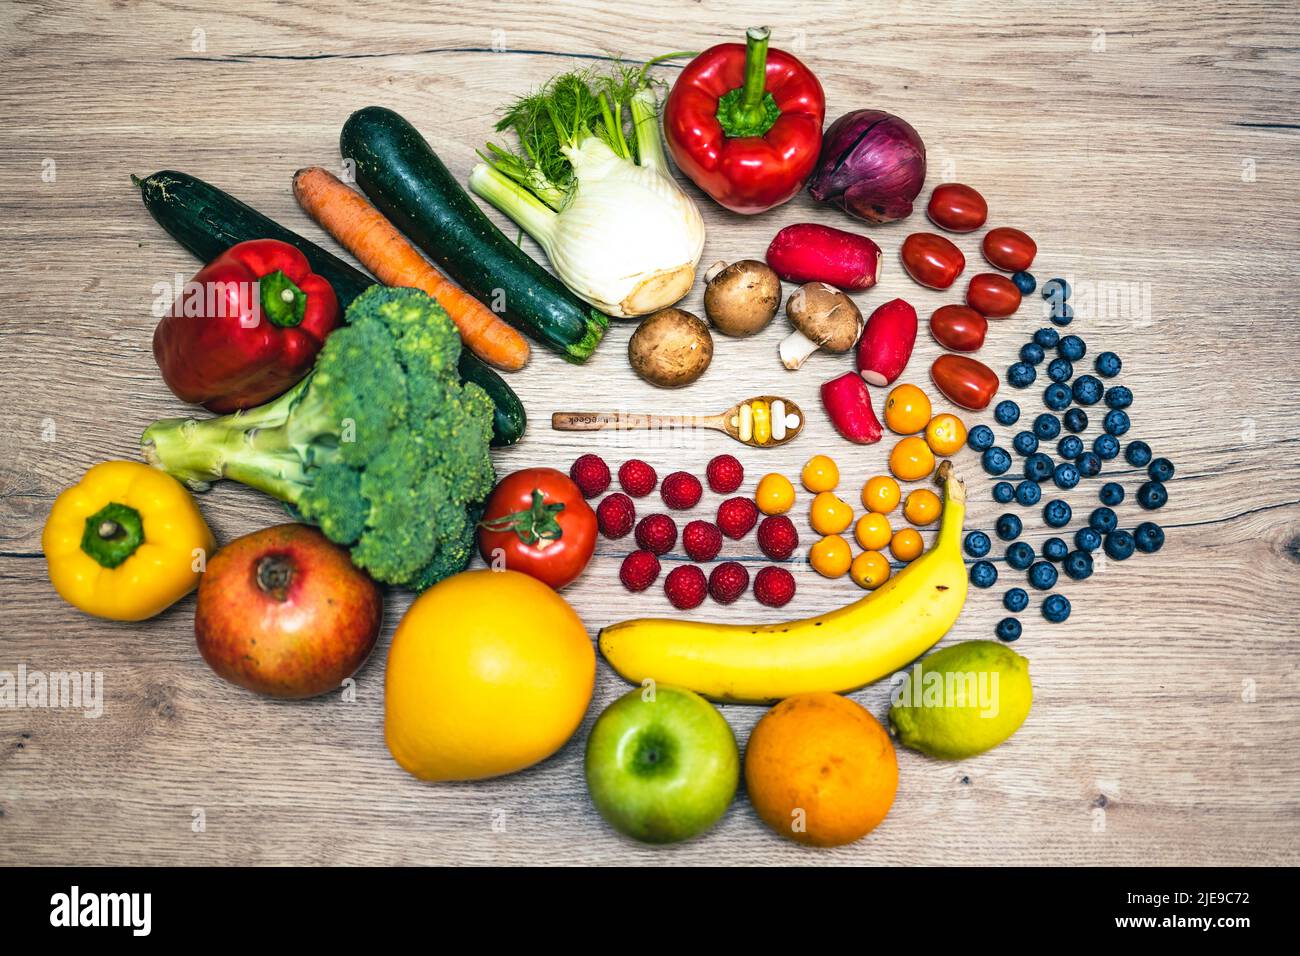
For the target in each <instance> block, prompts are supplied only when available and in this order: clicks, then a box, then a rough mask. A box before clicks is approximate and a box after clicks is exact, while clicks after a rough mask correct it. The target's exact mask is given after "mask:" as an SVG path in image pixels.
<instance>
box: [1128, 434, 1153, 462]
mask: <svg viewBox="0 0 1300 956" xmlns="http://www.w3.org/2000/svg"><path fill="white" fill-rule="evenodd" d="M1124 460H1125V461H1127V462H1128V463H1129V464H1130V465H1132V466H1133V467H1134V468H1142V467H1144V466H1145V465H1146V464H1147V462H1149V461H1150V460H1151V446H1150V445H1148V444H1147V443H1146V442H1144V441H1131V442H1129V443H1128V447H1127V448H1125V449H1124Z"/></svg>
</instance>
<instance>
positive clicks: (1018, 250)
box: [983, 226, 1038, 272]
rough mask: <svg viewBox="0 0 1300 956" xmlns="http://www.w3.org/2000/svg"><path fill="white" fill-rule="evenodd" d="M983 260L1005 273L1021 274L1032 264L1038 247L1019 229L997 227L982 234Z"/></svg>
mask: <svg viewBox="0 0 1300 956" xmlns="http://www.w3.org/2000/svg"><path fill="white" fill-rule="evenodd" d="M983 248H984V258H985V259H987V260H988V261H989V262H991V263H993V265H995V266H997V267H998V268H999V269H1002V270H1003V271H1005V272H1023V271H1024V270H1026V269H1028V268H1029V267H1030V266H1031V265H1033V264H1034V256H1036V255H1037V254H1038V246H1037V244H1036V243H1035V242H1034V240H1032V239H1030V238H1029V237H1028V236H1027V235H1025V234H1024V233H1023V232H1021V231H1020V230H1019V229H1012V228H1010V227H1008V226H999V227H998V228H997V229H990V230H989V231H988V232H987V233H985V234H984V245H983Z"/></svg>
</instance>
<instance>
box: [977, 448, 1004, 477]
mask: <svg viewBox="0 0 1300 956" xmlns="http://www.w3.org/2000/svg"><path fill="white" fill-rule="evenodd" d="M980 464H982V465H983V466H984V470H985V471H987V472H988V473H989V474H990V475H1001V474H1005V473H1006V470H1007V469H1008V468H1010V467H1011V456H1010V455H1008V454H1007V450H1006V449H1005V448H989V449H987V450H986V451H985V452H984V454H983V455H981V456H980Z"/></svg>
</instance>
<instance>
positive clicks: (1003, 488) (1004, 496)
mask: <svg viewBox="0 0 1300 956" xmlns="http://www.w3.org/2000/svg"><path fill="white" fill-rule="evenodd" d="M993 500H994V501H996V502H997V503H998V504H1000V505H1008V504H1011V502H1013V501H1015V500H1016V489H1015V486H1014V485H1012V484H1011V482H1009V481H999V482H998V483H997V484H996V485H994V486H993Z"/></svg>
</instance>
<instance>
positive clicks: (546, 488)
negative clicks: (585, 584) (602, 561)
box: [478, 468, 596, 591]
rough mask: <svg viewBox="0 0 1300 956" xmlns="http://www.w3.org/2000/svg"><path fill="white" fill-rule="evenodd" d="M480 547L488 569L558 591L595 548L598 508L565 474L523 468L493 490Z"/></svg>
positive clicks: (581, 567)
mask: <svg viewBox="0 0 1300 956" xmlns="http://www.w3.org/2000/svg"><path fill="white" fill-rule="evenodd" d="M478 550H479V554H481V555H483V560H484V561H486V562H487V563H488V567H491V568H500V567H502V566H503V565H504V566H505V567H507V568H509V569H510V570H511V571H522V572H523V573H524V574H527V575H529V576H530V577H534V578H537V580H539V581H541V582H542V583H544V584H549V585H550V586H551V587H553V588H555V589H556V590H557V591H558V590H559V589H560V588H562V587H564V586H565V585H566V584H569V583H570V582H571V581H573V580H574V579H575V578H576V577H577V576H578V575H579V574H581V573H582V569H583V568H585V567H586V566H587V562H588V561H590V560H591V555H592V553H593V552H594V551H595V550H596V512H594V511H592V510H591V505H589V504H587V501H586V499H585V498H583V497H582V492H581V491H580V490H579V489H578V486H577V485H576V484H574V482H573V479H571V478H570V477H569V476H568V475H566V474H565V473H564V472H562V471H557V470H555V469H554V468H524V469H522V470H520V471H516V472H515V473H514V474H513V475H508V476H507V477H505V478H502V479H501V481H500V482H498V483H497V486H496V488H495V489H493V491H492V496H491V497H490V498H488V502H487V508H486V509H485V510H484V512H483V519H482V521H481V522H480V523H479V532H478Z"/></svg>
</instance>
